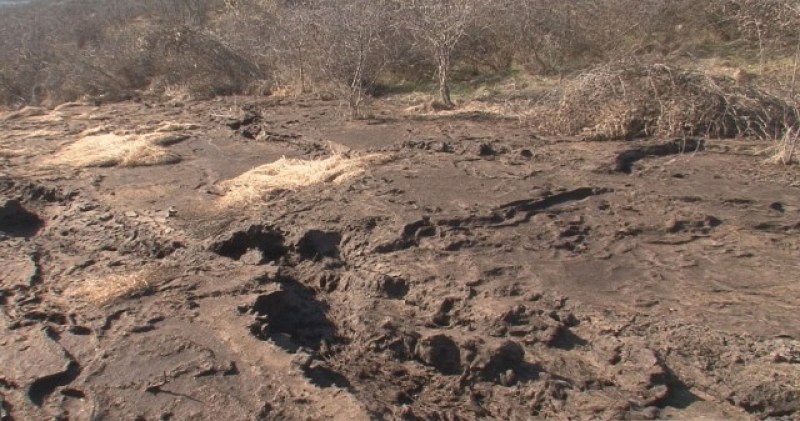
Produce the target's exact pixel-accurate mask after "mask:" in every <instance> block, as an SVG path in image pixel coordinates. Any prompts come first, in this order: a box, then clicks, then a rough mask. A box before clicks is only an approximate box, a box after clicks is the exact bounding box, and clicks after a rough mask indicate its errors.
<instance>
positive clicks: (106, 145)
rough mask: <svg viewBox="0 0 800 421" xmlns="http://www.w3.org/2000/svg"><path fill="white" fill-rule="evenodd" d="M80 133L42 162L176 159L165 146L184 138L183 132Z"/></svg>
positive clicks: (129, 164) (116, 162)
mask: <svg viewBox="0 0 800 421" xmlns="http://www.w3.org/2000/svg"><path fill="white" fill-rule="evenodd" d="M101 129H102V128H101ZM102 131H104V129H102V130H100V132H102ZM84 134H85V136H84V137H82V138H80V139H78V140H77V141H75V142H74V143H71V144H69V145H67V146H66V147H64V148H62V149H61V150H59V151H57V152H56V153H55V154H54V155H53V156H51V157H48V158H47V159H45V160H44V165H66V166H71V167H78V168H82V167H113V166H122V167H141V166H150V165H163V164H171V163H175V162H178V161H180V159H181V157H180V155H178V154H176V153H173V152H171V151H170V150H169V149H167V148H166V147H165V146H169V145H172V144H174V143H177V142H179V141H181V140H184V139H186V136H185V135H181V134H164V133H153V134H145V135H118V134H113V133H106V134H98V132H96V131H89V132H85V133H84Z"/></svg>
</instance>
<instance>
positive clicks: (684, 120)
mask: <svg viewBox="0 0 800 421" xmlns="http://www.w3.org/2000/svg"><path fill="white" fill-rule="evenodd" d="M799 116H800V114H798V110H797V109H796V108H795V107H793V106H792V105H791V104H789V103H787V102H785V101H784V100H782V99H780V98H778V97H776V96H773V95H771V94H769V93H768V92H765V91H763V90H761V89H759V88H757V87H756V86H754V85H752V84H749V83H739V82H737V81H736V80H734V79H732V78H726V77H717V76H711V75H708V74H705V73H702V72H698V71H693V70H686V69H680V68H673V67H670V66H667V65H663V64H656V65H647V64H641V63H638V62H631V61H623V62H618V63H612V64H609V65H606V66H602V67H599V68H596V69H594V70H592V71H589V72H586V73H584V74H582V75H580V76H579V77H577V78H576V79H575V80H573V81H570V82H568V83H567V85H566V87H565V88H564V91H563V96H562V98H561V101H560V103H559V104H558V106H557V107H556V111H555V113H554V114H553V115H551V116H548V118H547V119H545V122H544V123H543V128H545V129H547V130H548V131H551V132H555V133H560V134H584V135H586V136H588V137H589V138H590V139H596V140H608V139H632V138H636V137H645V136H685V135H688V136H710V137H716V138H731V137H737V136H755V137H760V138H768V139H774V138H779V137H780V136H782V135H783V133H785V132H786V131H787V130H788V129H789V128H791V127H794V126H795V125H796V124H797V123H798V117H799Z"/></svg>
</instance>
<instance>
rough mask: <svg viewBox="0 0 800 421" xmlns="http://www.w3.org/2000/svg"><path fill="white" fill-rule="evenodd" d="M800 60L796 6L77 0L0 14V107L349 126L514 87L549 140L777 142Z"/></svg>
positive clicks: (787, 126) (679, 1) (792, 115)
mask: <svg viewBox="0 0 800 421" xmlns="http://www.w3.org/2000/svg"><path fill="white" fill-rule="evenodd" d="M631 22H633V23H634V24H631ZM799 62H800V2H798V0H710V1H707V2H695V1H691V0H646V1H642V0H602V1H596V2H551V1H547V0H491V1H476V0H446V1H441V0H422V1H414V2H406V1H398V0H301V1H281V0H235V1H234V0H227V1H224V0H175V1H169V2H165V1H158V0H145V1H137V2H119V1H113V0H81V1H70V2H53V3H50V2H42V3H34V4H31V5H24V6H22V5H17V6H9V7H6V8H4V11H3V14H2V15H0V102H2V103H4V104H6V105H7V106H9V107H12V108H22V107H24V106H37V105H48V106H53V105H56V104H59V103H63V102H65V101H74V100H78V99H81V98H83V99H85V100H90V101H94V102H102V101H112V100H120V99H126V98H140V97H144V96H155V97H168V98H178V99H186V98H205V97H212V96H215V95H225V94H234V93H249V94H271V93H275V94H286V93H308V92H316V93H318V94H321V95H324V96H329V95H334V96H337V97H339V98H341V99H342V100H343V101H345V102H346V103H347V104H348V105H349V107H350V109H351V111H352V116H353V117H359V116H362V115H364V114H365V112H364V110H363V108H364V106H365V105H366V104H368V103H369V100H370V99H371V98H373V97H375V96H380V95H386V94H391V93H396V92H408V91H409V90H413V91H416V92H424V93H426V94H429V95H431V96H434V97H435V98H436V100H435V101H431V100H429V99H427V100H425V101H424V103H426V104H428V105H426V106H423V107H422V109H424V110H433V111H435V112H441V111H443V110H450V109H452V108H453V107H463V106H464V105H465V103H466V101H465V100H466V99H469V98H468V97H469V94H468V93H467V94H465V93H464V92H465V91H470V90H472V89H475V87H476V86H477V87H481V86H490V85H491V83H492V82H489V81H497V80H525V79H526V78H527V79H528V80H540V81H541V80H544V79H550V80H557V81H558V83H556V84H551V83H546V84H545V85H546V86H547V87H549V88H550V89H549V92H548V93H547V94H546V95H536V96H530V97H525V95H526V94H525V91H524V90H517V89H515V88H513V89H512V90H507V91H505V92H496V93H498V96H505V97H512V98H513V101H510V102H509V101H507V99H508V98H506V101H505V104H506V105H508V104H513V107H507V108H513V110H514V112H513V114H514V115H516V116H524V117H525V118H526V119H527V120H529V121H534V122H535V123H536V124H537V125H538V126H539V127H540V128H543V129H546V130H548V131H551V132H558V133H562V134H567V133H569V134H579V133H587V134H589V136H590V137H592V138H597V139H610V138H634V137H638V136H649V135H670V136H673V135H686V134H691V135H708V136H718V137H733V136H755V137H757V138H768V139H772V140H779V139H784V138H785V137H786V136H787V134H789V133H790V131H792V130H794V131H796V129H797V107H796V104H797V100H798V90H797V86H796V85H797V77H798V64H799ZM490 102H491V101H490ZM472 107H473V108H475V109H479V108H487V109H490V110H491V109H494V110H496V109H497V107H496V106H486V105H485V104H484V105H481V104H472ZM23 110H24V111H22V114H29V113H31V112H36V110H37V108H25V109H23ZM501 114H502V112H501ZM18 115H19V114H12V115H8V116H7V117H6V118H14V116H18Z"/></svg>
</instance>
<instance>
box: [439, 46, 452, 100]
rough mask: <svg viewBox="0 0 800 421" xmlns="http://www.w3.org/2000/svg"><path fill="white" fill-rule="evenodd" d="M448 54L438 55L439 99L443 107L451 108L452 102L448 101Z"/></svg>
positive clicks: (441, 53)
mask: <svg viewBox="0 0 800 421" xmlns="http://www.w3.org/2000/svg"><path fill="white" fill-rule="evenodd" d="M449 71H450V54H449V53H448V52H440V53H439V69H438V73H439V97H440V98H441V100H442V104H443V105H444V106H445V107H448V108H449V107H452V106H453V100H451V99H450V75H449Z"/></svg>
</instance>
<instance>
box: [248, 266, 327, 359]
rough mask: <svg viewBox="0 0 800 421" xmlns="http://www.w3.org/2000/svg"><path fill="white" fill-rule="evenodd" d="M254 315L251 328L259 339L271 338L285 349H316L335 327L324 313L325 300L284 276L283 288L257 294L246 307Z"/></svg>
mask: <svg viewBox="0 0 800 421" xmlns="http://www.w3.org/2000/svg"><path fill="white" fill-rule="evenodd" d="M247 310H248V311H249V313H250V314H253V315H254V316H255V321H254V322H253V323H252V324H251V325H250V332H251V333H252V334H253V336H255V337H257V338H259V339H261V340H271V341H273V342H274V343H275V344H276V345H278V346H280V347H281V348H284V349H286V350H287V351H290V352H294V351H296V350H297V349H298V348H299V347H301V346H302V347H307V348H310V349H318V348H319V347H320V345H321V344H322V343H323V341H326V342H331V341H333V340H335V333H336V328H335V326H334V325H333V323H332V322H331V321H330V320H329V319H328V317H327V311H328V306H327V304H325V303H323V302H321V301H319V300H317V298H316V297H315V295H314V293H313V292H311V291H309V290H307V289H306V288H305V287H303V286H301V285H299V284H297V283H296V282H295V281H293V280H284V282H282V289H280V290H278V291H275V292H271V293H267V294H263V295H260V296H259V297H258V298H256V300H255V302H254V303H253V304H252V305H250V306H249V308H248V309H247Z"/></svg>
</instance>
